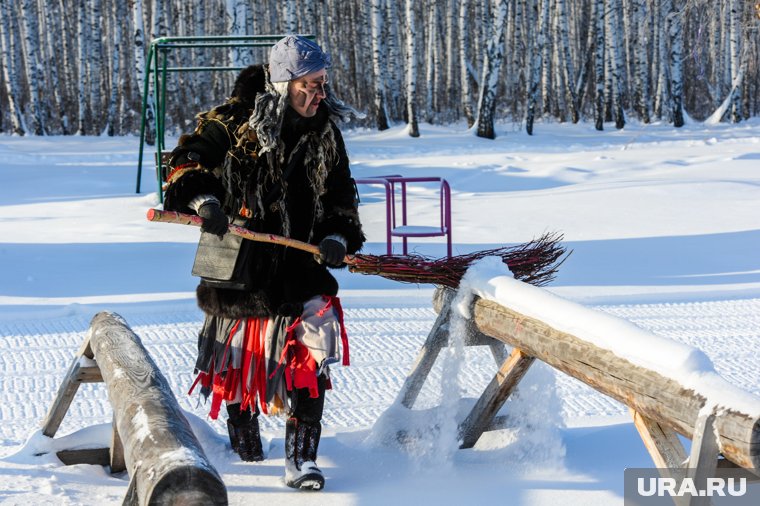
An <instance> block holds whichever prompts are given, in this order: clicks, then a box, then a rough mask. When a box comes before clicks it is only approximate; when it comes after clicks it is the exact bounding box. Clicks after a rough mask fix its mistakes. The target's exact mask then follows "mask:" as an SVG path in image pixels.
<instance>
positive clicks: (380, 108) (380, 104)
mask: <svg viewBox="0 0 760 506" xmlns="http://www.w3.org/2000/svg"><path fill="white" fill-rule="evenodd" d="M371 8H372V11H371V14H370V16H369V17H370V19H371V22H370V25H371V33H372V73H373V75H374V79H373V82H374V90H375V115H376V121H377V129H378V130H381V131H382V130H387V129H388V111H387V109H386V103H385V73H384V72H383V53H384V52H385V51H384V49H385V47H384V42H383V12H384V6H383V1H382V0H372V4H371Z"/></svg>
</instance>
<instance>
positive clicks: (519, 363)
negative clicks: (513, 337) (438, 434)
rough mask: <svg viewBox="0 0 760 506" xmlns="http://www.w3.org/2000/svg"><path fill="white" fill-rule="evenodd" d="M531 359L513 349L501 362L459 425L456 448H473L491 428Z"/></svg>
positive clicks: (528, 366)
mask: <svg viewBox="0 0 760 506" xmlns="http://www.w3.org/2000/svg"><path fill="white" fill-rule="evenodd" d="M534 360H535V359H534V358H533V357H529V356H527V355H525V353H523V352H522V351H520V350H518V349H517V348H515V349H514V350H513V351H512V354H511V355H510V356H509V357H508V358H507V359H506V360H505V361H504V363H503V364H502V366H501V367H500V368H499V371H498V372H497V373H496V376H494V378H493V379H492V380H491V382H490V383H489V384H488V386H486V389H485V390H484V391H483V394H482V395H481V396H480V398H479V399H478V401H477V402H476V403H475V406H473V408H472V411H470V414H469V415H467V418H466V419H465V421H464V422H462V424H461V425H460V426H459V437H460V439H461V441H462V443H461V444H460V445H459V448H472V447H473V446H475V443H477V441H478V439H479V438H480V436H481V435H482V434H483V432H485V431H486V429H488V428H489V426H490V425H491V423H492V421H493V419H494V417H495V416H496V413H498V411H499V409H501V407H502V406H503V405H504V403H505V402H506V401H507V399H508V398H509V396H510V395H511V394H512V392H513V391H514V389H515V387H517V384H518V383H520V380H521V379H522V378H523V376H525V373H527V372H528V369H529V368H530V366H531V364H533V362H534Z"/></svg>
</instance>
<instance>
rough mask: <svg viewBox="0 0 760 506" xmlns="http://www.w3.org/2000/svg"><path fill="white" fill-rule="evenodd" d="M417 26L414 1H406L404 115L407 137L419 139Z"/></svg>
mask: <svg viewBox="0 0 760 506" xmlns="http://www.w3.org/2000/svg"><path fill="white" fill-rule="evenodd" d="M416 33H417V26H416V22H415V16H414V0H406V115H407V121H408V124H409V136H410V137H419V136H420V131H419V127H418V125H417V41H416Z"/></svg>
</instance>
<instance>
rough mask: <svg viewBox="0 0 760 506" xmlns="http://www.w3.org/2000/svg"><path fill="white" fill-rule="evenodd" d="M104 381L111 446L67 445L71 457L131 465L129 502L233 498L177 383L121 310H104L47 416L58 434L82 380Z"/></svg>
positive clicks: (49, 428) (64, 457)
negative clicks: (202, 441) (180, 399)
mask: <svg viewBox="0 0 760 506" xmlns="http://www.w3.org/2000/svg"><path fill="white" fill-rule="evenodd" d="M101 381H102V382H105V384H106V387H107V390H108V398H109V401H110V403H111V406H112V408H113V422H112V425H113V432H112V437H111V443H110V448H101V449H88V450H64V451H60V452H58V454H57V455H58V457H59V458H60V459H61V461H62V462H64V464H77V463H93V464H99V465H103V466H106V465H109V466H110V467H111V472H112V473H117V472H121V471H124V470H126V471H127V472H128V473H129V477H130V484H129V489H128V491H127V495H126V497H125V499H124V504H127V505H147V504H186V505H197V506H201V505H203V506H205V505H226V504H227V489H226V487H225V486H224V483H223V482H222V480H221V477H220V476H219V474H218V473H217V472H216V470H215V469H214V467H213V466H212V465H211V463H210V462H209V460H208V458H207V457H206V455H205V453H204V452H203V449H202V448H201V445H200V443H199V442H198V440H197V438H196V437H195V435H194V434H193V432H192V429H191V428H190V424H189V423H188V421H187V419H186V418H185V416H184V415H183V414H182V410H181V409H180V407H179V405H178V404H177V401H176V399H175V398H174V395H173V394H172V392H171V388H170V386H169V384H168V382H167V381H166V379H165V378H164V376H163V375H162V374H161V372H160V371H159V369H158V367H157V366H156V364H155V362H153V359H152V358H151V357H150V355H149V354H148V352H147V350H146V349H145V348H144V346H143V345H142V342H141V341H140V338H139V337H138V336H137V335H136V334H135V333H134V332H132V329H130V328H129V326H128V325H127V323H126V322H125V321H124V320H123V318H121V317H120V316H119V315H116V314H113V313H107V312H103V313H98V314H97V315H95V317H94V318H93V320H92V323H91V325H90V330H89V331H88V333H87V337H86V339H85V342H84V343H83V345H82V347H81V349H80V350H79V352H78V353H77V356H76V357H75V358H74V360H73V362H72V364H71V366H70V367H69V370H68V372H67V373H66V375H65V377H64V379H63V382H62V384H61V387H60V389H59V391H58V395H57V396H56V399H55V400H54V402H53V405H52V406H51V408H50V410H49V412H48V415H47V417H46V419H45V421H44V422H43V430H42V432H43V434H45V435H46V436H48V437H53V436H55V433H56V432H57V430H58V428H59V427H60V424H61V421H62V420H63V418H64V416H65V415H66V411H67V410H68V408H69V406H70V405H71V401H72V399H73V398H74V395H75V394H76V392H77V389H78V387H79V384H80V383H83V382H101Z"/></svg>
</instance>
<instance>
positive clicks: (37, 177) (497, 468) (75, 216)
mask: <svg viewBox="0 0 760 506" xmlns="http://www.w3.org/2000/svg"><path fill="white" fill-rule="evenodd" d="M497 134H499V137H498V138H497V139H496V140H494V141H489V140H484V139H479V138H477V137H474V136H473V135H472V134H471V133H470V132H468V131H466V130H465V129H464V127H462V126H452V127H434V126H429V125H422V137H421V138H419V139H411V138H409V137H407V136H406V135H405V133H404V131H403V129H402V128H401V127H397V128H393V129H391V130H389V131H386V132H382V133H377V132H373V131H353V132H350V133H348V134H347V145H348V149H349V154H350V155H351V161H352V166H353V171H354V174H355V175H356V176H357V177H369V176H373V175H380V174H403V175H408V176H422V175H440V176H443V177H445V178H446V179H447V180H448V181H449V183H450V184H451V187H452V200H453V223H454V243H455V247H454V249H455V253H464V252H469V251H474V250H480V249H486V248H491V247H496V246H500V245H503V244H513V243H519V242H524V241H527V240H529V239H531V238H532V237H535V236H538V235H540V234H541V233H543V232H545V231H553V230H557V231H561V232H563V233H564V234H565V241H566V245H567V246H568V248H570V249H572V250H573V253H572V255H571V256H570V257H569V258H568V260H567V261H566V262H565V264H564V265H563V266H562V268H561V270H560V273H559V276H558V278H557V280H556V281H555V282H554V283H553V284H551V285H550V286H549V287H547V289H548V290H549V291H550V292H552V293H553V294H555V295H558V296H560V297H562V298H564V299H567V300H570V301H574V302H577V303H581V304H583V305H585V306H587V307H588V308H590V309H593V310H595V311H598V312H601V313H604V314H607V315H612V316H615V317H619V318H623V319H625V320H628V321H630V322H633V323H634V324H636V325H638V326H639V327H641V328H643V329H646V330H648V331H651V332H652V333H654V334H655V335H657V336H661V337H664V338H668V339H672V340H674V341H676V342H678V343H685V344H688V345H691V346H694V347H697V348H699V349H701V350H703V351H704V352H705V353H706V355H707V356H708V357H709V358H710V359H711V360H712V362H713V365H714V367H715V369H716V371H717V372H718V373H720V374H721V375H722V376H723V377H724V378H725V379H726V380H727V381H728V382H729V383H732V384H733V385H736V386H737V387H740V388H742V389H744V390H746V391H748V392H751V393H753V394H755V395H760V358H758V355H757V353H756V352H755V350H756V349H757V346H758V342H759V341H760V316H758V315H760V259H758V255H757V251H759V250H760V169H758V166H759V164H758V161H760V121H758V120H757V119H755V120H752V121H751V122H749V123H744V124H741V125H716V126H709V127H708V126H705V125H701V124H689V125H687V126H686V127H684V128H682V129H674V128H672V127H670V126H668V125H637V124H629V125H628V126H627V127H626V128H625V129H624V130H621V131H614V130H609V131H605V132H603V133H599V132H596V131H595V130H593V128H592V126H591V125H583V124H582V125H557V124H543V125H538V128H537V129H536V135H535V136H533V137H528V136H527V135H525V133H524V132H522V131H520V130H519V129H518V128H517V126H516V125H512V124H503V125H501V126H500V127H499V129H498V130H497ZM168 144H169V145H171V141H169V142H168ZM137 152H138V140H137V139H135V138H116V139H114V138H71V137H67V138H62V137H47V138H17V137H0V177H1V178H2V181H3V184H2V186H1V187H0V241H1V242H0V343H1V344H2V349H0V504H19V505H20V504H24V505H27V504H55V505H59V504H92V503H99V504H120V503H121V501H122V499H123V497H124V494H125V492H126V488H127V476H126V475H123V474H122V475H116V476H111V475H110V474H109V473H108V471H107V470H106V469H103V468H100V467H95V466H84V465H79V466H70V467H66V466H63V465H62V464H61V463H60V462H59V461H58V460H57V459H56V458H55V456H54V451H55V450H56V449H60V448H71V447H73V446H81V445H94V446H105V445H107V440H108V438H109V437H110V435H109V425H108V424H109V423H110V420H111V411H110V406H109V404H108V401H107V398H106V393H105V388H104V386H103V385H84V386H83V387H81V388H80V390H79V393H78V394H77V396H76V398H75V400H74V403H73V404H72V406H71V408H70V410H69V412H68V415H67V416H66V418H65V419H64V422H63V424H62V426H61V429H60V430H59V433H58V437H56V439H55V440H52V441H51V440H49V439H48V438H45V437H43V436H41V434H40V432H39V428H38V427H39V423H40V422H41V421H42V420H43V419H44V417H45V414H46V412H47V410H48V408H49V407H50V405H51V403H52V401H53V399H54V397H55V395H56V392H57V390H58V387H59V385H60V382H61V380H62V378H63V375H64V374H65V372H66V369H67V368H68V366H69V364H70V362H71V360H72V359H73V357H74V354H75V353H76V351H77V349H78V348H79V346H80V344H81V342H82V340H83V338H84V333H85V331H86V329H87V327H88V325H89V321H90V319H91V318H92V316H93V315H94V314H95V313H96V312H98V311H100V310H110V311H114V312H117V313H119V314H121V315H122V316H124V317H125V318H126V320H127V321H128V322H129V324H130V325H131V327H132V328H133V329H134V330H135V332H136V333H137V334H138V335H139V336H140V337H141V338H142V340H143V342H144V343H145V346H146V347H147V349H148V351H149V352H150V353H151V355H152V356H153V358H154V359H155V360H156V362H157V363H158V364H159V365H160V367H161V370H162V372H163V374H164V375H165V376H166V377H167V379H168V381H169V383H170V384H171V386H172V388H173V391H174V394H175V396H176V398H177V400H178V401H179V403H180V406H181V407H182V408H183V409H185V410H186V412H187V416H188V418H189V419H190V421H191V424H192V425H193V427H194V430H195V432H196V434H197V436H198V437H199V439H200V440H201V442H202V443H203V445H204V447H205V450H206V453H207V454H208V456H209V458H210V459H211V461H212V462H213V464H214V465H215V466H216V468H217V470H218V471H219V472H220V473H221V474H222V475H223V478H224V480H225V483H226V485H227V487H228V492H229V498H230V503H231V504H243V503H252V502H256V501H266V502H267V503H268V504H285V503H289V504H325V503H330V504H333V505H336V506H340V505H344V504H345V505H348V504H362V505H364V504H393V503H395V504H417V503H419V501H422V500H424V501H431V502H435V503H437V504H462V503H471V504H483V503H486V502H488V503H498V504H515V505H554V504H556V503H558V502H561V503H562V504H568V505H571V506H574V505H594V504H599V505H615V504H618V505H622V504H623V470H624V469H625V468H629V467H651V466H652V464H651V460H650V458H649V456H648V454H647V453H646V450H645V449H644V446H643V444H642V443H641V441H640V439H639V438H638V436H637V434H636V431H635V428H634V427H633V425H632V424H631V422H630V417H629V415H628V413H627V409H626V408H625V407H624V406H622V405H621V404H619V403H617V402H615V401H613V400H611V399H609V398H606V397H604V396H602V395H601V394H598V393H596V392H595V391H594V390H592V389H590V388H589V387H586V386H585V385H583V384H581V383H579V382H578V381H575V380H573V379H571V378H568V377H567V376H564V375H562V374H561V373H557V372H555V371H553V370H552V369H550V368H549V367H547V366H543V365H540V364H539V365H537V366H534V367H533V368H532V369H531V371H530V372H529V373H528V376H527V377H526V379H525V381H524V383H523V384H522V386H521V390H520V393H519V395H517V396H516V397H515V398H514V399H512V400H510V401H509V402H508V403H507V406H506V407H505V408H504V413H508V414H509V421H508V424H507V426H506V428H505V429H503V430H499V431H494V432H491V433H488V434H486V435H485V436H484V437H483V438H481V440H480V441H479V442H478V444H477V445H476V447H475V448H474V449H472V450H456V449H455V448H456V443H455V441H454V438H453V437H452V434H453V432H452V431H451V430H448V429H446V427H449V428H450V427H453V426H454V424H453V420H458V419H461V417H462V416H464V414H465V413H466V412H467V410H468V408H469V407H470V406H471V405H472V403H473V402H474V400H475V398H476V397H477V396H478V395H479V394H480V392H481V391H482V389H483V387H484V386H485V384H486V383H487V381H488V380H489V379H490V377H491V376H492V375H493V374H494V372H495V370H496V366H495V363H494V361H493V358H492V357H491V355H490V353H488V352H487V350H484V349H480V348H468V349H467V350H465V351H464V352H462V353H446V354H444V356H443V357H442V358H441V359H440V360H439V362H440V363H439V364H437V365H436V368H435V369H434V371H433V375H432V378H431V380H430V381H429V383H428V384H427V385H426V386H425V388H424V389H423V392H422V394H421V396H420V399H419V400H418V402H417V404H416V405H415V412H414V413H408V412H404V410H400V409H399V408H398V407H396V406H394V399H395V396H396V393H397V392H398V390H399V388H400V386H401V384H402V382H403V380H404V377H405V375H406V373H407V372H408V370H409V368H410V366H411V364H412V361H413V360H414V357H415V356H416V354H417V352H418V350H419V347H420V346H421V344H422V342H423V341H424V339H425V337H426V336H427V333H428V332H429V330H430V328H431V325H432V323H433V321H434V319H435V313H434V311H433V310H432V307H431V302H430V299H431V295H432V288H431V287H429V286H415V285H404V284H399V283H395V282H392V281H388V280H384V279H382V278H379V277H377V276H363V275H358V274H350V273H346V272H341V273H340V275H339V277H340V281H341V286H342V289H341V297H342V300H343V304H344V307H345V310H346V318H347V325H348V328H349V333H350V337H351V346H352V347H351V352H352V354H351V358H352V365H351V366H350V367H348V368H336V369H335V370H334V384H335V390H333V391H331V392H329V393H328V401H327V409H326V413H325V419H324V438H323V442H322V445H321V447H320V459H319V462H320V464H321V467H322V468H323V470H324V471H325V473H326V477H327V485H326V489H325V490H324V491H323V492H321V493H318V494H306V493H297V492H294V491H291V490H289V489H287V488H286V487H285V486H284V484H283V483H282V481H281V475H282V474H283V465H284V464H283V456H282V454H283V432H284V431H283V421H282V420H281V419H278V418H262V424H263V425H262V427H263V430H264V436H265V446H266V447H267V448H268V453H269V458H268V459H267V460H266V461H264V462H262V463H256V464H250V463H242V462H240V461H239V460H236V457H235V456H234V455H233V454H232V452H231V451H230V450H229V448H228V447H227V446H225V444H226V435H225V434H224V432H225V429H224V427H223V425H222V423H221V421H217V422H213V421H211V420H209V419H208V418H207V417H206V413H207V410H208V406H207V405H203V404H199V403H198V399H197V397H195V396H193V397H188V396H187V395H186V392H187V389H188V388H189V385H190V383H191V381H192V368H191V364H192V360H193V357H194V346H195V335H196V333H197V331H198V328H199V324H200V321H201V318H202V316H201V314H200V312H199V310H198V309H197V308H196V307H195V304H194V300H193V290H194V286H195V279H194V278H192V277H191V276H190V274H189V271H190V266H191V263H192V258H193V254H194V249H195V242H196V241H197V234H198V231H197V229H193V228H190V227H181V226H178V225H167V224H160V223H149V222H147V221H146V220H145V211H146V210H147V209H148V208H149V207H151V206H154V205H156V204H157V200H156V196H155V193H154V191H155V183H154V179H153V171H152V170H148V171H146V173H145V174H144V177H143V183H142V189H143V191H142V193H141V194H139V195H138V194H134V193H133V192H134V187H135V175H136V161H137ZM151 157H152V154H151V153H148V154H147V155H146V159H148V158H151ZM360 190H361V193H362V207H361V214H362V219H363V222H364V223H365V228H366V230H367V232H368V237H369V240H370V244H369V245H368V247H367V249H366V250H367V252H369V253H374V254H381V253H383V252H384V251H385V243H384V228H383V227H384V221H383V220H384V207H383V206H384V204H383V199H382V192H381V191H380V190H379V189H378V188H375V187H368V186H363V187H361V188H360ZM414 197H415V202H417V203H418V205H419V207H416V208H415V209H414V211H413V214H414V216H415V217H416V218H417V219H419V220H420V224H425V223H429V222H430V220H433V219H434V217H435V212H436V208H435V205H434V203H435V197H434V195H433V193H432V190H431V189H429V188H425V189H423V190H421V191H419V192H416V193H415V195H414ZM413 247H414V249H415V250H416V251H419V252H422V253H424V254H428V255H432V256H442V255H443V254H444V252H445V249H444V245H443V241H442V240H440V239H430V240H425V241H419V242H414V243H413ZM396 251H399V245H397V248H396ZM536 309H537V310H543V311H546V309H547V308H536ZM583 314H584V315H585V312H584V313H583ZM584 318H585V317H584ZM568 323H573V322H568ZM576 323H578V324H587V323H588V322H587V321H578V322H576ZM613 337H614V336H610V338H613ZM630 344H631V343H627V345H629V346H630ZM649 352H650V353H652V354H654V355H657V354H658V352H662V350H659V349H652V350H649ZM451 371H454V372H455V374H452V373H451ZM455 413H456V415H455ZM457 416H458V417H459V418H457ZM436 425H437V426H439V427H440V430H437V431H433V430H430V429H431V428H432V427H434V426H436ZM401 427H403V428H407V429H409V428H414V429H415V430H416V431H417V432H418V433H419V434H420V438H419V439H418V440H417V441H416V442H414V443H413V444H410V445H409V446H407V447H404V448H399V447H398V446H396V445H394V444H389V443H388V440H387V438H385V437H384V436H385V435H386V434H388V433H389V432H395V430H396V429H398V428H401ZM38 454H42V455H38Z"/></svg>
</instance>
